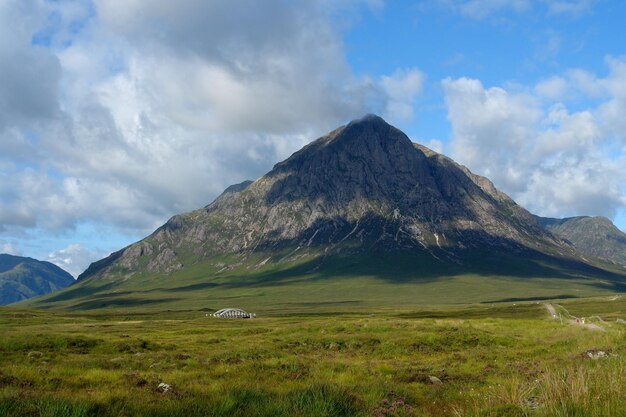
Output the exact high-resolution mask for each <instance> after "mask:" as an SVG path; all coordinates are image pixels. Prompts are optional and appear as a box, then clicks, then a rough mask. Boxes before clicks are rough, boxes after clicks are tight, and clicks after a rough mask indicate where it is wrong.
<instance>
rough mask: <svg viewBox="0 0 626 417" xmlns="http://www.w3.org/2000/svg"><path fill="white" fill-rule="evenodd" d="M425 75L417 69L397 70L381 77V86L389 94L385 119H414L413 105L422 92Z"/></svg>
mask: <svg viewBox="0 0 626 417" xmlns="http://www.w3.org/2000/svg"><path fill="white" fill-rule="evenodd" d="M424 78H425V76H424V74H423V73H422V72H421V71H420V70H419V69H417V68H409V69H397V70H395V71H394V72H393V74H391V75H384V76H382V77H381V81H380V84H381V86H382V88H383V90H384V91H385V93H386V94H387V97H388V99H387V100H388V101H387V105H386V106H385V109H384V115H385V117H387V118H389V119H390V120H392V121H399V120H408V119H410V118H412V117H413V104H414V101H415V99H416V98H417V97H418V96H419V95H420V93H421V92H422V88H423V84H424Z"/></svg>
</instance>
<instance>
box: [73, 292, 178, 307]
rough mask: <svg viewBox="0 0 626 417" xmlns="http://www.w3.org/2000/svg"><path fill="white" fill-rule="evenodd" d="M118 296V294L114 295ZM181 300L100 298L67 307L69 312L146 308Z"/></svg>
mask: <svg viewBox="0 0 626 417" xmlns="http://www.w3.org/2000/svg"><path fill="white" fill-rule="evenodd" d="M112 295H118V294H112ZM180 300H181V298H168V299H167V300H163V299H160V298H158V299H144V298H117V299H110V298H109V297H100V296H99V297H98V298H93V299H91V300H89V301H84V302H82V303H78V304H74V305H72V306H70V307H67V309H68V310H94V309H99V308H107V307H138V306H146V305H150V304H161V303H163V301H180Z"/></svg>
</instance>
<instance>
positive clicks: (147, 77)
mask: <svg viewBox="0 0 626 417" xmlns="http://www.w3.org/2000/svg"><path fill="white" fill-rule="evenodd" d="M624 18H626V3H624V2H622V1H617V0H434V1H417V0H416V1H393V2H392V1H384V0H340V1H330V0H314V1H284V0H266V1H264V2H257V1H252V0H239V1H225V0H223V1H222V0H215V1H211V2H207V1H204V0H184V1H182V0H181V1H176V2H174V1H169V0H132V1H128V0H93V1H86V0H85V1H73V0H57V1H51V0H6V1H4V2H2V3H1V4H0V78H1V79H2V80H3V83H2V84H1V85H0V252H9V253H14V254H21V255H24V256H32V257H35V258H38V259H47V260H50V261H53V262H55V263H57V264H58V265H60V266H61V267H64V268H66V269H68V270H69V271H70V272H72V273H73V274H75V275H77V274H78V273H80V272H81V271H82V270H84V268H86V267H87V266H88V264H89V262H92V261H94V260H97V259H99V258H101V257H103V256H105V255H107V254H108V253H110V252H111V251H114V250H118V249H120V248H122V247H124V246H125V245H127V244H129V243H132V242H134V241H136V240H138V239H140V238H142V237H144V236H146V235H147V234H149V233H150V232H151V231H153V230H154V229H155V228H156V227H158V226H159V225H160V224H162V223H164V222H165V221H166V220H167V218H169V217H170V216H172V215H174V214H176V213H180V212H184V211H189V210H193V209H195V208H198V207H202V206H204V205H206V204H208V203H209V202H210V201H212V200H213V199H214V198H215V197H216V196H217V195H218V194H219V193H220V192H221V190H223V189H224V188H225V187H226V186H228V185H229V184H232V183H236V182H240V181H242V180H244V179H251V178H252V179H253V178H256V177H258V176H260V175H262V174H263V173H265V172H266V171H268V170H269V169H270V168H271V166H272V165H273V164H274V163H275V162H277V161H279V160H281V159H284V158H285V157H287V156H289V155H290V154H291V153H292V152H294V151H296V150H297V149H299V148H300V147H301V146H303V145H304V144H306V143H307V142H309V141H311V140H313V139H315V138H317V137H318V136H320V135H322V134H324V133H325V132H327V131H329V130H331V129H332V128H334V127H336V126H338V125H340V124H342V123H345V122H347V121H349V120H351V119H353V118H358V117H360V116H362V115H363V114H365V113H369V112H372V113H378V114H381V115H382V116H383V117H385V118H386V119H387V120H388V121H389V122H390V123H392V124H395V125H396V126H398V127H400V128H401V129H403V130H404V131H405V132H406V133H407V134H408V135H409V136H410V137H411V138H412V139H413V140H414V141H416V142H420V143H423V144H425V145H426V146H430V147H432V148H434V149H435V150H438V151H440V152H443V153H445V154H447V155H449V156H451V157H453V158H454V159H455V160H457V161H458V162H460V163H463V164H465V165H467V166H468V167H469V168H470V169H471V170H473V171H474V172H476V173H479V174H482V175H486V176H488V177H489V178H490V179H491V180H492V181H493V182H494V183H495V185H496V186H497V187H498V188H500V189H501V190H503V191H505V192H506V193H508V194H509V195H511V196H512V197H513V198H514V199H515V200H516V201H517V202H518V203H520V204H521V205H523V206H524V207H526V208H528V209H529V210H531V211H532V212H534V213H537V214H540V215H545V216H552V217H563V216H574V215H603V216H607V217H609V218H611V219H612V220H614V221H615V223H616V224H617V225H618V226H619V227H620V228H622V229H626V133H624V132H626V117H624V115H626V87H625V86H626V46H624V45H626V43H625V42H624V30H623V28H622V27H623V21H624Z"/></svg>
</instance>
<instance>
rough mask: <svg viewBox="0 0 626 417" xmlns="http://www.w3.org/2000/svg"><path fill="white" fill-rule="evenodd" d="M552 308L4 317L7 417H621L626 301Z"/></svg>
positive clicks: (0, 349) (1, 363)
mask: <svg viewBox="0 0 626 417" xmlns="http://www.w3.org/2000/svg"><path fill="white" fill-rule="evenodd" d="M550 305H551V306H552V307H553V308H554V311H552V310H550V309H549V308H548V307H547V306H546V305H545V304H542V303H540V302H526V303H515V304H514V303H500V304H489V305H474V306H467V307H455V308H451V307H445V308H429V309H420V310H418V309H408V308H404V309H403V310H401V311H396V310H392V309H383V308H379V309H376V310H372V311H348V310H347V308H348V307H345V306H344V307H343V309H344V310H341V308H342V307H337V308H333V307H332V306H327V307H326V308H325V309H324V310H318V311H316V312H311V311H310V310H307V311H302V312H298V311H290V312H289V314H285V315H280V314H279V313H277V312H273V313H272V314H273V315H271V316H267V315H264V314H260V315H259V317H257V318H255V319H250V320H236V319H231V320H228V319H216V318H213V317H211V316H210V312H205V311H187V312H161V313H150V314H144V315H142V314H136V313H135V314H129V313H123V312H121V311H119V312H111V311H106V312H98V311H94V312H90V313H89V314H82V313H77V312H72V313H62V312H48V311H47V312H41V311H36V310H18V309H13V308H3V309H0V329H2V337H1V338H0V416H50V417H52V416H76V417H79V416H91V415H94V416H95V415H98V416H272V417H275V416H307V417H308V416H376V417H384V416H607V417H609V416H626V390H624V387H625V386H626V324H624V322H623V321H620V320H623V319H626V297H625V296H620V295H617V296H611V297H602V298H594V299H587V300H564V301H558V300H557V301H552V302H551V303H550ZM553 312H554V313H555V315H556V319H554V318H553V315H552V313H553ZM582 317H585V318H586V323H593V324H595V325H596V326H597V327H599V328H600V329H595V330H594V329H591V328H588V327H584V326H580V325H576V324H577V322H576V318H579V319H580V318H582ZM590 317H591V318H590Z"/></svg>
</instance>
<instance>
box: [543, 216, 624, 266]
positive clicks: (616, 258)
mask: <svg viewBox="0 0 626 417" xmlns="http://www.w3.org/2000/svg"><path fill="white" fill-rule="evenodd" d="M537 219H538V221H539V223H540V224H541V225H543V226H544V227H545V228H546V229H548V230H549V231H550V232H552V233H554V234H555V235H557V236H559V237H561V238H563V239H565V240H567V241H569V242H571V243H572V245H574V247H576V249H578V250H579V251H580V252H581V253H583V254H585V255H588V256H595V257H597V258H601V259H605V260H607V261H611V262H614V263H616V264H620V265H625V266H626V233H624V232H622V231H621V230H620V229H618V228H617V227H616V226H615V225H614V224H613V222H611V220H609V219H607V218H606V217H590V216H579V217H568V218H564V219H554V218H549V217H537Z"/></svg>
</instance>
